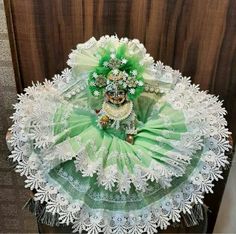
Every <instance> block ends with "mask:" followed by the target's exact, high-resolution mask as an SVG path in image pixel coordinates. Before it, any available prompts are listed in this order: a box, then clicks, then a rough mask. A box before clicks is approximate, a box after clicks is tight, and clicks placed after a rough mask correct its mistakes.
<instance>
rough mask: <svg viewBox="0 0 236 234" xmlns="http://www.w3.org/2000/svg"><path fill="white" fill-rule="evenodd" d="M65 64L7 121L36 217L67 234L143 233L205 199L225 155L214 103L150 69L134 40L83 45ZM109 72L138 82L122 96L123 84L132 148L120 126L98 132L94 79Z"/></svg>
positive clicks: (154, 66)
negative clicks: (69, 233) (41, 206)
mask: <svg viewBox="0 0 236 234" xmlns="http://www.w3.org/2000/svg"><path fill="white" fill-rule="evenodd" d="M117 61H118V62H117ZM68 65H69V68H66V69H65V70H64V71H62V74H61V75H55V77H54V78H53V80H52V81H48V80H46V81H45V82H44V83H43V84H39V83H37V84H34V85H33V86H31V87H28V88H26V89H25V92H24V94H21V95H19V98H18V99H19V102H18V103H17V104H15V105H14V107H15V113H14V114H13V116H12V119H13V125H12V127H11V132H12V137H11V139H10V143H11V145H12V147H13V150H12V152H11V155H10V156H9V157H10V158H12V159H13V161H14V162H17V166H16V171H17V172H19V173H20V175H22V176H25V177H26V180H25V184H26V185H25V187H26V188H30V189H31V190H34V191H36V193H35V195H34V200H35V201H38V203H46V209H45V210H44V214H43V215H42V217H44V219H48V220H49V223H50V222H51V223H52V224H54V223H62V224H66V225H72V226H73V228H72V229H73V231H74V232H82V231H83V230H85V231H87V232H88V233H93V234H97V233H99V232H104V233H118V234H122V233H133V234H134V233H135V234H136V233H143V232H147V233H149V234H151V233H155V232H157V230H158V229H166V228H167V227H168V225H170V224H172V223H174V222H179V221H180V218H181V216H182V215H184V214H189V215H190V214H191V210H192V207H193V206H194V204H202V203H203V201H202V200H203V197H204V193H209V192H210V193H213V190H212V188H213V186H214V185H213V181H214V180H216V181H217V180H218V179H221V178H222V169H223V167H225V165H226V164H228V161H227V156H226V155H225V151H227V150H228V149H229V148H230V145H229V142H228V140H227V139H228V136H229V134H230V133H229V131H228V129H227V128H226V125H227V123H226V120H225V119H224V117H223V116H224V115H225V114H226V111H225V109H224V108H223V107H222V102H220V101H218V98H217V97H215V96H213V95H210V94H207V93H206V92H204V91H200V90H199V88H198V86H197V85H193V84H191V83H190V79H189V78H186V77H182V76H181V74H180V73H179V71H176V70H172V69H171V68H170V67H168V66H164V65H163V64H162V63H161V62H156V63H155V62H154V61H153V59H152V58H151V57H150V56H149V54H147V53H146V50H145V48H144V47H143V45H142V44H141V43H140V42H139V41H138V40H128V39H127V38H122V39H118V38H117V37H116V36H104V37H102V38H100V39H99V40H96V39H95V38H91V39H90V40H89V41H87V42H86V43H84V44H78V45H77V48H76V49H75V50H73V51H72V53H71V54H70V55H69V60H68ZM114 70H115V71H114ZM117 70H119V71H122V72H126V73H127V74H128V75H127V76H131V74H132V77H134V79H136V80H137V81H135V82H136V83H135V85H136V86H134V87H133V86H132V87H133V88H132V87H131V88H129V89H128V88H127V87H125V85H126V84H123V83H122V85H123V86H124V88H127V89H126V91H127V99H128V100H129V102H130V103H132V105H131V106H132V110H130V112H129V113H128V115H127V116H128V117H127V116H126V117H127V118H129V115H131V113H133V114H134V116H135V131H134V132H135V133H134V134H133V140H134V141H133V144H130V143H129V142H127V141H126V140H125V138H126V132H125V130H124V128H122V127H120V126H121V125H122V123H121V125H120V121H116V120H114V121H113V122H115V123H116V127H114V126H108V127H106V128H103V127H101V126H100V124H99V121H98V119H99V114H98V112H99V111H100V110H103V108H104V107H103V105H104V90H105V88H104V87H107V86H108V83H109V82H108V81H107V82H105V83H102V82H103V80H102V82H101V83H99V84H98V83H96V82H97V80H96V79H97V76H103V78H105V79H106V77H107V76H108V75H109V74H110V72H113V73H114V74H115V73H116V71H117ZM117 124H118V125H117ZM117 126H118V127H117ZM45 217H46V218H45ZM54 221H55V222H54Z"/></svg>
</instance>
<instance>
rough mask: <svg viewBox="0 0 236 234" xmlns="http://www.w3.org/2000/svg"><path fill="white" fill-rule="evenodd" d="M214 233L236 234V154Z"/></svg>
mask: <svg viewBox="0 0 236 234" xmlns="http://www.w3.org/2000/svg"><path fill="white" fill-rule="evenodd" d="M214 233H236V153H235V154H234V159H233V162H232V167H231V170H230V174H229V178H228V181H227V184H226V188H225V192H224V196H223V200H222V203H221V206H220V212H219V214H218V217H217V221H216V225H215V229H214Z"/></svg>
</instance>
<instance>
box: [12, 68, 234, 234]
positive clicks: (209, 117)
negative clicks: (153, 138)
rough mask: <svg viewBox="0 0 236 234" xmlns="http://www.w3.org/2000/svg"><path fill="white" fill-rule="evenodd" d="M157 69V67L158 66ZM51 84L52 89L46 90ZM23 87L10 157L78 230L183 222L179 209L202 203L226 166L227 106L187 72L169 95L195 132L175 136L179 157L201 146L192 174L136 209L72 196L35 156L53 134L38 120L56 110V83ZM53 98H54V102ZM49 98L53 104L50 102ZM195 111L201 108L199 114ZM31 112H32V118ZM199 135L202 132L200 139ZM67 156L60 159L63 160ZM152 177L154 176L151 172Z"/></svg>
mask: <svg viewBox="0 0 236 234" xmlns="http://www.w3.org/2000/svg"><path fill="white" fill-rule="evenodd" d="M156 73H158V69H157V71H156ZM170 73H171V74H172V75H171V77H172V78H173V77H174V76H175V75H174V74H173V73H172V71H171V72H170ZM158 74H159V73H158ZM175 74H176V73H175ZM178 76H179V75H178ZM60 79H61V78H60ZM63 82H64V81H63ZM59 83H60V82H59ZM49 90H50V92H48V91H49ZM61 90H63V88H62V89H61ZM25 91H26V93H25V94H22V95H20V96H19V97H18V99H19V101H20V102H19V103H18V104H16V105H15V106H14V108H15V109H16V112H15V113H14V114H13V116H12V119H13V121H14V123H13V125H12V127H11V133H12V138H11V140H10V143H11V145H12V147H14V149H13V151H12V154H11V155H10V156H9V157H10V158H12V159H13V161H16V162H17V163H18V165H17V166H16V171H17V172H19V173H20V174H21V175H22V176H23V175H25V176H26V178H27V179H26V180H25V183H26V187H27V188H30V189H31V190H33V189H36V191H37V193H36V194H35V200H39V201H40V202H41V203H43V202H47V205H46V210H47V211H48V212H50V213H52V214H58V215H59V220H60V223H64V224H67V225H68V224H70V223H72V224H73V231H74V232H81V231H82V230H85V231H87V232H88V233H95V234H98V233H99V232H105V233H142V232H148V233H155V232H156V229H157V228H160V229H166V228H167V227H168V225H170V222H179V221H180V213H181V212H183V213H189V214H190V213H191V208H192V205H193V204H194V203H196V204H198V203H201V204H202V199H203V194H204V193H209V192H210V193H212V192H213V190H212V187H213V181H214V180H216V181H217V180H218V179H222V178H223V177H222V175H221V174H222V169H223V167H225V165H226V164H228V160H227V156H226V155H225V154H224V153H225V151H227V150H228V149H229V148H230V145H229V142H228V140H227V137H228V135H229V131H228V129H227V128H225V126H226V121H225V119H224V117H223V115H224V114H225V113H226V111H225V109H224V108H222V102H219V101H218V98H216V97H214V96H212V95H209V94H206V93H205V92H202V91H201V92H200V91H199V89H198V87H197V86H196V85H191V84H190V80H189V78H182V77H181V78H179V80H178V82H177V84H176V86H175V88H174V89H173V90H172V91H171V90H170V91H169V93H167V95H166V100H167V101H168V102H170V103H171V104H172V105H173V106H174V107H175V108H176V109H181V110H183V111H184V113H185V117H186V120H187V121H188V128H189V130H191V132H193V133H196V134H193V135H194V137H191V136H188V135H185V136H184V137H183V138H182V146H185V147H184V148H182V147H181V145H179V146H178V144H177V143H174V142H173V145H175V147H177V148H178V150H179V155H176V158H178V157H179V158H180V159H181V157H182V155H185V156H184V158H185V157H186V159H188V158H189V157H191V155H192V153H193V152H195V151H196V149H197V148H198V147H199V146H202V150H203V151H202V152H203V153H202V157H201V160H200V162H199V164H198V165H197V167H196V168H195V169H194V171H193V172H192V174H191V176H189V178H188V180H187V181H186V182H184V183H183V184H182V185H180V186H179V187H178V188H177V189H176V191H175V192H174V193H171V194H168V195H166V196H165V197H163V199H161V200H159V201H157V202H154V203H152V204H151V205H149V206H147V207H145V208H144V209H140V210H136V211H129V212H117V211H115V212H112V211H108V210H96V209H90V208H89V207H87V206H86V204H84V203H83V202H82V201H76V202H75V201H71V199H70V198H68V197H66V196H64V195H63V194H61V193H60V192H59V190H60V187H59V186H58V185H56V184H54V183H53V182H52V181H49V180H48V177H47V176H46V175H45V174H44V173H43V172H45V171H47V169H45V168H47V162H46V163H45V162H43V159H41V158H37V157H35V155H34V153H33V152H32V149H33V148H34V147H36V148H40V149H44V148H45V149H46V148H48V147H49V146H50V143H51V139H53V136H51V135H50V134H51V133H52V132H50V131H49V132H48V134H46V135H43V134H42V132H43V133H45V131H46V129H45V128H43V126H45V125H44V124H43V123H41V125H40V127H39V128H38V127H37V124H36V123H38V122H39V121H41V120H42V119H45V121H46V122H47V123H48V122H49V121H51V117H52V115H51V113H52V109H53V110H55V108H56V105H55V103H56V100H57V98H60V95H58V91H57V88H56V84H55V82H53V83H52V82H49V81H46V82H45V83H44V85H41V84H37V85H33V86H32V87H30V88H27V89H26V90H25ZM45 92H46V93H47V95H45ZM40 93H41V94H40ZM48 95H49V96H48ZM41 98H42V99H44V101H45V102H44V106H43V107H42V106H40V105H41V102H40V103H39V105H35V103H36V100H39V99H41ZM52 100H55V103H54V102H53V101H52ZM60 101H62V102H63V101H64V100H60ZM46 102H48V103H50V105H48V106H47V105H46ZM32 104H33V105H32ZM47 107H48V108H47ZM49 107H50V110H49ZM196 111H197V114H195V112H196ZM29 113H31V114H30V119H29V117H28V116H29V115H28V114H29ZM65 117H66V113H65ZM29 120H30V121H33V122H34V123H35V124H36V127H35V129H34V131H32V132H29V128H28V127H27V126H28V123H29ZM199 133H200V134H199ZM28 137H31V138H32V139H35V144H34V145H29V144H27V141H28ZM50 137H52V138H50ZM201 137H204V138H203V140H202V141H201V140H200V138H201ZM183 153H184V154H183ZM63 160H64V159H62V160H61V159H59V161H63ZM44 170H45V171H44ZM150 178H152V177H151V175H150ZM126 182H127V181H126ZM111 184H112V183H111ZM104 186H107V188H108V189H109V186H108V185H105V184H104Z"/></svg>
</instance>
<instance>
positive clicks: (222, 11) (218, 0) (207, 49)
mask: <svg viewBox="0 0 236 234" xmlns="http://www.w3.org/2000/svg"><path fill="white" fill-rule="evenodd" d="M5 6H6V11H7V18H8V26H9V30H10V37H11V45H12V50H13V53H12V54H13V61H15V62H14V64H15V70H16V71H17V72H16V81H17V87H18V91H19V92H21V91H22V89H23V88H24V87H26V86H28V85H31V82H32V81H43V80H44V79H45V77H47V78H51V77H52V76H53V75H54V74H55V73H59V72H60V71H61V70H62V69H64V68H65V67H66V61H67V58H68V54H69V53H70V51H71V49H72V48H75V46H76V44H77V43H82V42H84V41H86V40H87V39H89V38H90V37H92V36H95V37H96V38H99V37H100V36H102V35H104V34H114V33H116V34H117V35H118V36H119V37H122V36H125V37H128V38H138V39H139V40H140V41H141V42H143V43H144V44H145V46H146V48H147V51H148V52H149V53H150V54H151V55H152V56H153V57H154V58H155V59H156V60H161V61H162V62H164V63H165V64H167V65H169V66H171V67H173V68H175V69H178V70H180V71H181V72H182V73H183V75H185V76H191V78H192V80H193V82H194V83H198V84H200V87H201V88H202V89H207V90H209V92H210V93H212V94H215V95H219V97H220V99H224V100H225V101H224V106H225V107H226V109H227V110H228V115H227V120H228V121H229V128H230V130H231V131H232V132H233V133H234V139H235V136H236V135H235V134H236V121H235V118H236V20H235V19H236V1H235V0H5ZM226 175H227V173H226ZM224 183H225V181H224V182H222V184H220V185H219V186H218V187H217V186H216V190H217V196H218V198H217V202H215V204H213V206H214V207H215V209H214V213H215V212H216V213H217V210H218V207H219V204H220V199H221V196H222V193H223V190H224V189H223V188H224ZM209 202H212V201H209ZM215 218H216V215H213V216H212V217H211V222H210V224H209V230H208V231H212V230H213V226H214V221H215Z"/></svg>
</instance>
